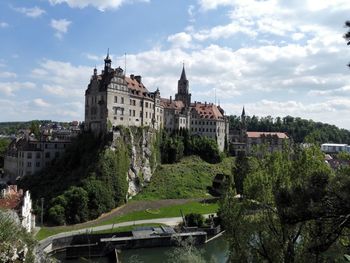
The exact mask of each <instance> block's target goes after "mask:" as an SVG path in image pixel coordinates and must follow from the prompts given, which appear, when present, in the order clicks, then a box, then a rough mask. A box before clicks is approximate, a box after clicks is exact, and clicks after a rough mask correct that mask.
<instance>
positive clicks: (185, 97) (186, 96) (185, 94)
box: [175, 65, 191, 107]
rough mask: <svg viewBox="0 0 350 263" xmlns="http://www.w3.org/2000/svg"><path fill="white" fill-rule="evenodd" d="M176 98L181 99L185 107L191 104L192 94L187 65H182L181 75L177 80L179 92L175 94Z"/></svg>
mask: <svg viewBox="0 0 350 263" xmlns="http://www.w3.org/2000/svg"><path fill="white" fill-rule="evenodd" d="M175 100H181V101H182V102H183V103H184V104H185V107H189V106H190V105H191V94H190V93H189V85H188V80H187V77H186V71H185V65H183V66H182V72H181V76H180V79H179V80H178V82H177V93H176V94H175Z"/></svg>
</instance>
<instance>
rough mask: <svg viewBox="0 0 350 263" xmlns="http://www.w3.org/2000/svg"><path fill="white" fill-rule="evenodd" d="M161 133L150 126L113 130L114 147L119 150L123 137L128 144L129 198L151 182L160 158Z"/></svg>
mask: <svg viewBox="0 0 350 263" xmlns="http://www.w3.org/2000/svg"><path fill="white" fill-rule="evenodd" d="M158 137H159V135H158V132H157V130H155V129H153V128H150V127H127V128H118V129H116V130H114V131H113V143H112V145H111V146H112V148H114V150H116V151H118V147H117V143H116V142H117V141H118V140H119V139H122V140H123V141H124V142H125V143H126V144H127V146H128V150H129V156H130V168H129V170H128V173H127V175H126V176H127V180H128V183H129V188H128V196H127V197H128V198H131V197H132V196H135V195H136V194H137V193H139V192H140V190H141V189H142V187H143V186H144V185H145V184H147V183H148V182H150V180H151V177H152V174H153V172H154V170H155V168H156V167H157V164H158V163H159V160H160V155H159V147H158V145H159V138H158Z"/></svg>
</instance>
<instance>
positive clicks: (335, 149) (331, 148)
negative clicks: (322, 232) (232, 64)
mask: <svg viewBox="0 0 350 263" xmlns="http://www.w3.org/2000/svg"><path fill="white" fill-rule="evenodd" d="M321 151H323V152H325V153H339V152H348V153H350V146H349V145H347V144H340V143H324V144H322V145H321Z"/></svg>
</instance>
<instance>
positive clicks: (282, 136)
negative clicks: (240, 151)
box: [247, 131, 289, 139]
mask: <svg viewBox="0 0 350 263" xmlns="http://www.w3.org/2000/svg"><path fill="white" fill-rule="evenodd" d="M247 136H248V137H249V138H260V137H262V136H277V137H278V138H279V139H288V138H289V137H288V135H287V134H286V133H284V132H254V131H253V132H247Z"/></svg>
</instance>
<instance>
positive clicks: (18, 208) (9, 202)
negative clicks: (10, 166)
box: [0, 185, 35, 232]
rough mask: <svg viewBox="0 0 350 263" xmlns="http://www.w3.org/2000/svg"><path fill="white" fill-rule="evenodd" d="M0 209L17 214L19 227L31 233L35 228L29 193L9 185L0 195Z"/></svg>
mask: <svg viewBox="0 0 350 263" xmlns="http://www.w3.org/2000/svg"><path fill="white" fill-rule="evenodd" d="M0 208H1V209H9V210H11V211H14V212H16V213H17V215H18V218H19V221H20V223H21V225H22V226H23V227H24V228H25V229H26V230H27V231H28V232H31V231H32V230H33V229H34V228H35V215H34V214H33V211H32V200H31V198H30V193H29V191H26V192H25V194H24V195H23V190H22V189H19V190H17V185H9V186H8V187H7V188H6V189H3V190H2V191H1V194H0Z"/></svg>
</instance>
